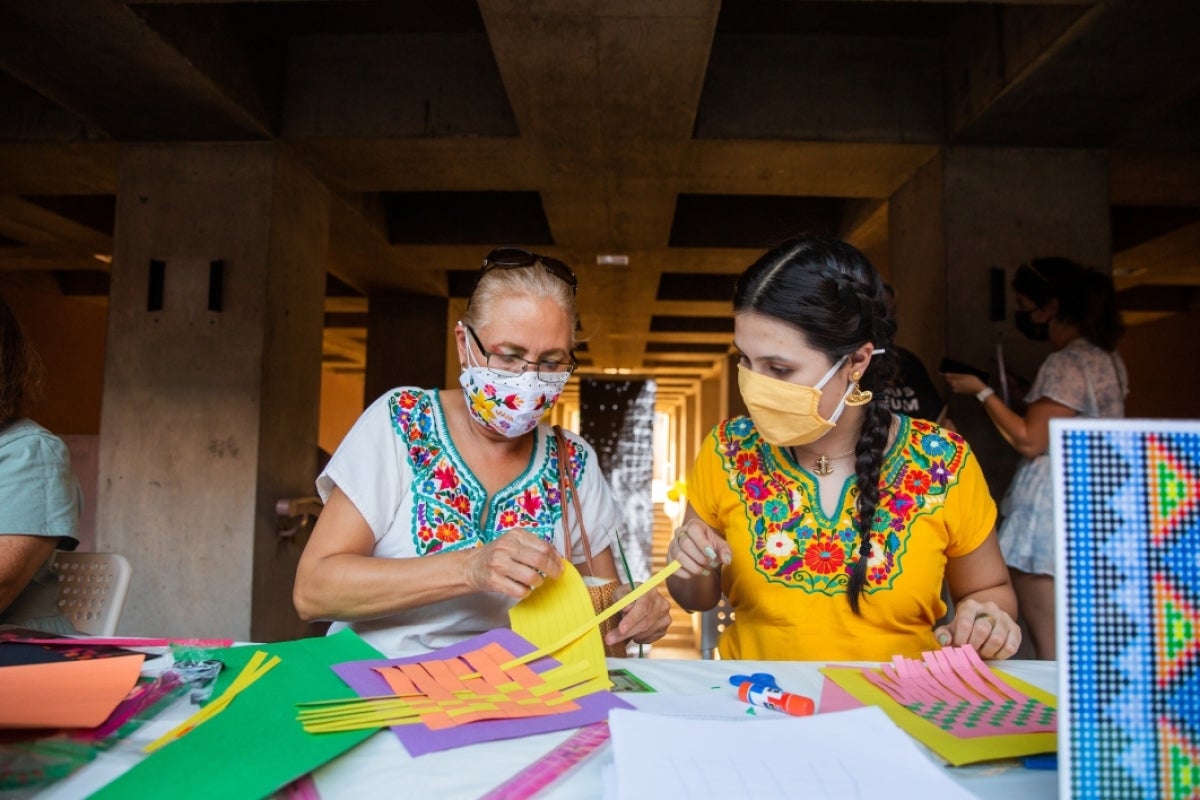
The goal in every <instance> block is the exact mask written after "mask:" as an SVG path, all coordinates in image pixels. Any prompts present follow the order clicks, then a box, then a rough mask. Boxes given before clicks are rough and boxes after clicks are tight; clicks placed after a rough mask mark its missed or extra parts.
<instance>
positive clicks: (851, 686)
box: [821, 667, 1058, 767]
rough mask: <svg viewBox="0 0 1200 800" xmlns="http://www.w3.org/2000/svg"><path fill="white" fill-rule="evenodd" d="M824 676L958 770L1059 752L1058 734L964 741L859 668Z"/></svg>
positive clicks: (1047, 699)
mask: <svg viewBox="0 0 1200 800" xmlns="http://www.w3.org/2000/svg"><path fill="white" fill-rule="evenodd" d="M821 672H822V673H823V674H824V675H825V676H826V677H827V678H829V679H830V680H832V681H833V682H834V683H836V684H837V685H838V686H840V687H842V688H843V689H845V690H846V691H847V692H849V693H850V694H852V695H854V697H856V698H857V699H858V700H860V701H861V702H863V703H865V704H866V705H871V706H879V707H880V708H882V709H883V710H884V711H885V712H886V713H887V715H888V716H889V717H891V718H892V721H893V722H895V723H896V724H897V725H899V726H900V727H901V728H903V729H904V730H905V731H907V732H908V734H909V735H910V736H912V737H913V738H914V739H916V740H917V741H919V742H921V743H922V744H924V745H925V746H926V747H928V748H929V749H930V750H932V751H933V752H935V753H937V754H938V755H939V756H941V757H942V758H944V759H945V760H946V761H947V762H948V763H950V764H952V765H954V766H956V767H960V766H962V765H963V764H975V763H977V762H980V761H994V760H996V759H1001V758H1017V757H1019V756H1029V755H1034V754H1035V753H1051V752H1055V751H1057V750H1058V735H1057V734H1054V733H1017V734H1011V733H1010V734H1004V735H1002V736H979V737H976V738H973V739H960V738H959V737H957V736H955V735H954V734H952V733H948V732H947V731H944V730H942V729H941V728H939V727H938V726H936V725H934V724H933V723H932V722H929V721H928V720H924V719H922V718H921V717H919V716H917V715H916V714H914V713H913V712H911V711H909V710H908V709H907V708H905V707H904V706H902V705H900V704H899V703H897V702H896V701H895V700H893V699H892V698H891V697H889V696H888V693H887V692H885V691H883V690H882V689H880V688H879V687H877V686H874V685H873V684H872V683H871V682H870V681H868V680H867V679H866V678H864V677H863V676H862V672H861V671H860V670H859V669H857V668H855V667H823V668H822V669H821ZM992 672H993V673H994V674H995V675H996V677H998V678H1000V679H1001V680H1002V681H1004V682H1005V683H1007V684H1008V685H1009V686H1012V687H1013V688H1015V689H1017V690H1018V691H1021V692H1024V693H1025V694H1027V695H1029V696H1030V697H1033V698H1036V699H1038V700H1041V701H1042V702H1043V703H1046V704H1047V705H1051V706H1057V705H1058V700H1057V699H1056V698H1055V697H1054V695H1052V694H1050V693H1049V692H1044V691H1042V690H1041V689H1039V688H1037V687H1036V686H1032V685H1030V684H1028V683H1026V682H1025V681H1022V680H1019V679H1018V678H1014V677H1013V676H1011V675H1007V674H1005V673H1003V672H1001V671H1000V670H996V669H994V670H992Z"/></svg>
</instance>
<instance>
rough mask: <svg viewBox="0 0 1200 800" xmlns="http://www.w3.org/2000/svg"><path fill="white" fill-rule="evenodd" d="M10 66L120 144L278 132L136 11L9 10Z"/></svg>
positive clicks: (110, 6) (2, 51) (86, 3)
mask: <svg viewBox="0 0 1200 800" xmlns="http://www.w3.org/2000/svg"><path fill="white" fill-rule="evenodd" d="M115 42H116V43H120V46H119V47H115V46H114V43H115ZM229 47H230V48H232V47H233V46H232V45H229ZM0 66H3V68H4V70H5V71H7V72H9V73H10V74H11V75H13V76H14V77H16V78H17V79H18V80H19V81H21V82H22V83H24V84H25V85H27V86H29V87H30V88H32V89H34V90H35V91H37V92H38V93H40V94H42V95H44V96H45V97H48V98H49V99H51V100H53V101H54V102H55V103H57V104H58V105H60V106H62V107H63V108H64V109H67V110H68V111H70V112H71V113H72V114H74V115H76V116H77V117H79V118H80V119H81V120H84V121H85V122H87V123H88V124H90V125H94V126H95V127H97V128H99V129H100V130H102V131H105V132H106V133H108V134H109V135H111V136H113V137H115V138H120V139H127V140H134V141H147V140H150V141H153V140H159V141H169V140H182V139H187V140H206V139H245V138H253V137H266V136H268V135H270V133H271V125H270V122H269V120H267V119H264V118H263V117H262V116H261V111H262V109H261V107H248V106H247V104H246V97H245V95H242V96H239V97H236V98H235V97H233V96H231V94H230V92H229V89H228V88H227V85H218V83H217V82H215V81H214V80H213V78H212V77H211V76H210V75H208V74H206V73H203V72H201V71H199V70H198V69H197V67H196V65H195V64H194V63H193V62H192V61H191V60H190V59H189V58H188V56H186V55H185V54H183V53H181V52H180V51H179V50H178V49H176V47H174V46H173V45H172V44H170V43H168V42H167V41H166V40H164V38H163V37H162V36H161V35H160V34H159V33H157V32H156V31H155V30H153V29H152V28H151V27H150V26H149V25H147V23H146V21H145V20H144V19H143V18H142V17H141V16H139V15H138V14H137V13H136V12H135V11H133V10H132V9H130V8H129V7H127V6H125V5H122V4H120V3H115V2H110V0H39V1H38V2H37V3H5V4H3V5H2V6H0ZM226 77H228V76H226Z"/></svg>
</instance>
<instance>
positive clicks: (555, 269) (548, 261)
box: [475, 247, 579, 293]
mask: <svg viewBox="0 0 1200 800" xmlns="http://www.w3.org/2000/svg"><path fill="white" fill-rule="evenodd" d="M536 264H541V265H542V266H543V267H545V268H546V270H547V271H548V272H549V273H550V274H551V275H553V276H554V277H556V278H558V279H559V280H561V281H563V282H564V283H566V284H567V285H568V286H570V287H571V292H572V293H574V292H575V290H576V289H578V288H579V279H578V278H576V277H575V273H574V272H572V271H571V268H570V267H568V266H567V265H566V264H564V263H563V262H561V261H559V260H558V259H557V258H550V257H549V256H543V255H538V254H537V253H534V252H532V251H530V250H523V249H521V248H520V247H497V248H496V249H495V250H493V251H492V252H490V253H488V254H487V256H485V257H484V259H483V266H481V267H480V268H479V275H478V277H476V278H475V285H476V286H478V285H479V280H480V279H481V278H482V277H483V276H484V275H487V274H488V273H489V272H491V271H492V270H494V269H520V268H521V267H532V266H534V265H536Z"/></svg>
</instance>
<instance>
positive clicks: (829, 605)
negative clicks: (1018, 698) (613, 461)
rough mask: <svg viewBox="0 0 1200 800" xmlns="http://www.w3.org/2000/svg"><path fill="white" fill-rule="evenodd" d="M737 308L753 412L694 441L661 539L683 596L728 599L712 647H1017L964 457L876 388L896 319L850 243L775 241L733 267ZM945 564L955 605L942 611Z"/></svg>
mask: <svg viewBox="0 0 1200 800" xmlns="http://www.w3.org/2000/svg"><path fill="white" fill-rule="evenodd" d="M733 311H734V346H735V347H736V348H737V350H738V352H739V353H740V365H739V368H738V385H739V387H740V389H741V393H742V399H743V400H744V401H745V403H746V407H747V408H748V409H749V411H750V414H749V416H743V417H735V418H733V419H730V420H726V421H725V422H722V423H720V424H718V425H717V426H716V427H715V428H714V429H713V430H712V432H711V433H710V434H709V435H708V437H707V438H706V439H705V441H704V443H703V444H702V445H701V448H700V454H699V455H698V456H697V458H696V464H695V467H694V469H693V470H692V473H691V474H690V475H689V476H688V509H687V512H686V515H685V517H684V523H683V525H682V526H681V527H680V528H679V529H678V530H677V531H676V532H675V535H674V537H673V538H672V540H671V544H670V546H669V549H668V558H669V559H677V560H678V561H679V562H680V564H681V565H682V568H681V569H680V570H679V571H677V572H676V573H675V574H674V575H672V576H671V577H670V578H668V579H667V585H668V588H669V589H670V592H671V594H672V596H674V598H675V599H676V601H678V602H679V603H680V605H682V606H684V607H685V608H689V609H693V610H706V609H709V608H712V607H713V606H714V605H716V603H717V602H718V601H719V599H720V596H721V594H722V593H724V594H725V595H726V596H727V597H728V599H729V603H730V605H731V606H732V608H733V610H734V611H735V612H736V618H735V620H734V621H733V623H732V624H731V625H729V626H728V627H727V628H726V629H725V631H724V632H723V633H722V635H721V639H720V642H719V644H718V647H719V649H720V653H721V657H722V658H743V659H769V660H780V659H783V660H786V659H796V660H820V661H829V660H840V659H851V660H870V661H879V660H888V659H890V658H891V657H892V656H893V655H896V654H904V655H907V656H917V655H919V654H920V653H921V652H923V651H927V650H933V649H936V648H937V646H938V645H939V644H941V645H943V646H945V645H950V644H953V645H964V644H970V645H972V646H974V647H975V649H976V650H978V651H979V653H980V654H981V655H983V656H984V657H986V658H1007V657H1009V656H1011V655H1012V654H1013V653H1014V652H1016V650H1017V647H1018V646H1019V645H1020V641H1021V632H1020V629H1019V628H1018V626H1017V624H1016V622H1015V620H1014V617H1015V616H1016V600H1015V598H1014V596H1013V590H1012V586H1011V584H1010V583H1009V576H1008V570H1007V569H1006V568H1005V565H1004V560H1003V558H1002V557H1001V555H1000V549H999V546H998V545H997V542H996V534H995V529H994V524H995V518H996V505H995V503H994V502H993V501H992V498H991V495H989V494H988V489H987V485H986V482H985V481H984V478H983V473H982V472H981V471H980V469H979V465H978V463H977V462H976V460H975V456H974V455H973V453H972V452H971V449H970V448H969V447H968V446H967V443H966V442H965V441H963V439H962V437H960V436H959V435H958V434H956V433H952V432H950V431H945V430H943V429H941V428H939V427H937V426H936V425H934V424H932V423H930V422H926V421H922V420H916V419H912V418H910V417H907V416H904V415H898V414H893V413H892V412H891V411H890V410H889V409H888V407H887V405H886V403H884V402H882V401H881V399H880V398H879V397H878V396H877V395H879V393H880V391H881V389H882V388H883V387H884V386H886V385H887V382H888V380H889V379H890V377H891V372H892V370H893V369H894V367H893V359H894V356H893V354H892V353H891V352H890V349H891V347H892V337H893V335H894V333H895V323H894V322H893V321H892V319H891V317H890V315H889V313H888V303H887V297H886V295H885V291H884V287H883V282H882V281H881V280H880V278H879V275H878V274H877V273H876V272H875V269H874V268H873V267H872V266H871V264H870V263H869V262H868V261H867V260H866V258H864V257H863V255H862V254H861V253H860V252H859V251H858V250H856V249H855V248H854V247H852V246H850V245H848V244H846V243H844V242H839V241H834V240H829V239H821V238H805V239H799V240H794V241H790V242H785V243H784V244H782V245H780V246H778V247H776V248H775V249H773V250H771V251H769V252H767V253H766V254H765V255H763V256H762V257H761V258H759V259H758V261H756V262H755V263H754V264H752V265H751V266H750V267H749V268H748V269H747V270H746V271H745V272H744V273H743V274H742V276H741V277H740V278H739V280H738V283H737V288H736V290H735V293H734V301H733ZM943 579H945V580H946V581H947V582H948V584H949V587H950V593H951V597H952V598H953V600H954V602H955V615H954V617H953V618H951V619H950V620H949V621H948V622H947V623H946V624H945V625H943V626H940V627H937V628H935V624H936V622H937V620H939V619H940V618H941V617H942V616H943V615H944V614H945V612H946V604H945V602H944V601H943V600H942V596H941V589H942V583H943Z"/></svg>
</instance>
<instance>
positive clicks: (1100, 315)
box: [1012, 256, 1125, 352]
mask: <svg viewBox="0 0 1200 800" xmlns="http://www.w3.org/2000/svg"><path fill="white" fill-rule="evenodd" d="M1012 287H1013V291H1015V292H1016V293H1017V294H1022V295H1025V296H1026V297H1028V298H1029V299H1030V300H1032V301H1033V302H1034V303H1036V304H1037V306H1038V308H1041V307H1042V306H1044V305H1046V304H1047V303H1049V302H1050V301H1051V300H1057V301H1058V317H1059V318H1060V319H1062V320H1063V321H1064V322H1068V323H1070V324H1072V325H1075V326H1077V327H1078V328H1079V331H1080V333H1082V334H1083V336H1084V337H1085V338H1086V339H1087V340H1088V341H1089V342H1091V343H1092V344H1094V345H1096V346H1097V347H1100V348H1103V349H1104V350H1108V351H1109V352H1112V351H1113V350H1115V349H1116V348H1117V340H1118V339H1120V338H1121V334H1122V333H1123V332H1124V330H1125V329H1124V326H1123V325H1121V315H1120V312H1118V311H1117V295H1116V290H1115V288H1114V287H1113V282H1112V278H1110V277H1109V276H1108V275H1104V274H1102V273H1100V272H1097V271H1096V270H1094V269H1088V268H1086V267H1082V266H1080V265H1079V264H1077V263H1076V262H1074V261H1072V260H1071V259H1069V258H1062V257H1060V256H1051V257H1048V258H1035V259H1033V260H1032V261H1030V262H1028V263H1026V264H1022V265H1021V266H1020V267H1019V268H1018V269H1017V272H1016V274H1015V275H1013V279H1012Z"/></svg>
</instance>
